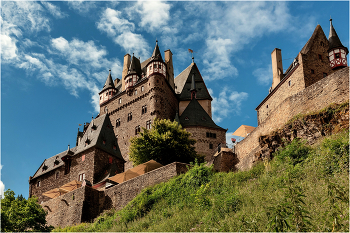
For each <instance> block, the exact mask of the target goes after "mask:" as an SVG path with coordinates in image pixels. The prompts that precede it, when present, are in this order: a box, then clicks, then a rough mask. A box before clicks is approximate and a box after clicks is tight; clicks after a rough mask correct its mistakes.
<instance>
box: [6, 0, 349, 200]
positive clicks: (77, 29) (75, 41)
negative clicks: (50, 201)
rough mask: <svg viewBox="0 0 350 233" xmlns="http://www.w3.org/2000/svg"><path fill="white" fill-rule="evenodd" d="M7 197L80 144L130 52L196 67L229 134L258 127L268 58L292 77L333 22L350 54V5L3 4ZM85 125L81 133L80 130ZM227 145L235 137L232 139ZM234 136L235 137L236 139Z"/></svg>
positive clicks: (26, 189) (25, 192)
mask: <svg viewBox="0 0 350 233" xmlns="http://www.w3.org/2000/svg"><path fill="white" fill-rule="evenodd" d="M1 5H2V6H1V9H2V12H1V123H2V124H1V181H2V183H1V184H0V187H1V191H3V189H4V186H5V189H12V190H14V191H15V193H16V194H23V195H24V196H25V197H28V192H29V185H28V179H29V176H33V174H34V173H35V172H36V170H37V169H38V167H39V166H40V165H41V163H42V162H43V161H44V159H46V158H49V157H51V156H53V155H55V154H58V153H60V152H62V151H64V150H66V149H67V146H68V144H71V145H72V146H74V145H75V140H76V135H77V130H78V127H79V126H78V124H83V123H84V122H89V121H91V116H94V117H95V116H96V115H97V114H98V92H99V90H101V89H102V87H103V84H104V82H105V80H106V78H107V76H108V70H109V69H111V70H112V77H113V78H114V79H115V78H120V77H121V72H122V63H123V57H124V55H125V54H126V53H129V54H132V53H134V54H135V56H137V57H141V60H145V59H147V58H148V57H149V56H150V55H151V53H152V51H153V48H154V46H155V40H156V39H158V44H159V47H160V50H161V51H165V50H167V49H170V50H171V51H172V53H173V65H174V72H175V76H176V75H178V74H179V73H180V72H181V71H182V70H184V69H185V68H186V67H187V66H188V65H190V63H191V54H190V53H189V52H188V49H192V50H194V51H195V53H194V60H195V62H196V63H197V65H198V67H199V69H200V72H201V74H202V76H203V78H204V80H205V82H206V85H207V87H208V88H209V91H210V93H211V95H212V97H213V102H212V111H213V119H214V121H215V122H216V123H217V124H218V125H219V126H221V127H223V128H225V129H226V128H227V129H228V131H227V132H228V135H231V134H232V132H234V131H235V130H236V129H237V128H238V127H239V126H240V125H242V124H245V125H251V126H257V117H256V111H255V108H256V107H257V106H258V104H259V103H260V102H261V101H262V100H263V99H264V97H265V96H266V95H267V94H268V89H269V87H270V86H271V82H272V71H271V55H270V54H271V52H272V51H273V49H274V48H280V49H281V50H282V58H283V68H284V69H286V68H288V66H289V65H290V63H291V62H292V61H293V58H294V57H296V56H297V54H298V52H299V51H300V50H301V49H302V47H303V46H304V44H305V43H306V42H307V40H308V39H309V38H310V36H311V35H312V33H313V31H314V29H315V27H316V25H317V24H320V25H321V27H322V28H323V30H324V32H325V34H326V36H327V37H328V33H329V18H330V16H332V18H333V25H334V27H335V29H336V31H337V33H338V36H339V37H340V39H341V41H342V43H343V45H344V46H346V47H348V48H349V2H345V1H343V2H334V1H332V2H314V1H313V2H148V1H143V2H136V1H133V2H78V1H70V2H58V1H54V2H23V1H22V2H10V1H2V2H1ZM81 128H82V127H80V129H81ZM229 137H230V136H229ZM229 137H228V138H229Z"/></svg>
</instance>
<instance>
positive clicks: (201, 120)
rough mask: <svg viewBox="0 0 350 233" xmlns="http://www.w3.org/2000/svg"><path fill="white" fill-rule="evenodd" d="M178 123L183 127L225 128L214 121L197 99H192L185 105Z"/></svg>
mask: <svg viewBox="0 0 350 233" xmlns="http://www.w3.org/2000/svg"><path fill="white" fill-rule="evenodd" d="M180 123H181V125H182V127H183V128H186V127H188V126H203V127H208V128H213V129H222V130H225V129H223V128H221V127H220V126H217V125H216V124H215V123H214V121H213V120H212V119H211V117H210V116H209V115H208V113H207V112H206V111H205V110H204V109H203V107H202V106H201V105H200V104H199V102H198V101H197V99H192V100H191V102H190V103H189V104H188V105H187V107H186V109H185V111H183V113H182V114H181V116H180Z"/></svg>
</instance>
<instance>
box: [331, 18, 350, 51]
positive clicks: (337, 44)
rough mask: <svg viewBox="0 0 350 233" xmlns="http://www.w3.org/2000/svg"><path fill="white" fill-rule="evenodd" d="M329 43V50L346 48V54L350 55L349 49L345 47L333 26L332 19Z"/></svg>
mask: <svg viewBox="0 0 350 233" xmlns="http://www.w3.org/2000/svg"><path fill="white" fill-rule="evenodd" d="M328 41H329V49H328V51H329V50H331V49H335V48H345V50H346V54H348V53H349V51H348V49H347V48H346V47H344V45H343V44H342V43H341V41H340V39H339V37H338V35H337V32H336V31H335V29H334V27H333V24H332V19H330V29H329V37H328Z"/></svg>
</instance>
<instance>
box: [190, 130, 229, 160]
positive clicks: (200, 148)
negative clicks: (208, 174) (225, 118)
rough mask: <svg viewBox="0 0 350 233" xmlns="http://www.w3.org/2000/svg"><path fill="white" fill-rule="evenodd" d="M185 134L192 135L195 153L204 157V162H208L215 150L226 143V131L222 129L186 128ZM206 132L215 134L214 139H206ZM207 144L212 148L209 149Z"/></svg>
mask: <svg viewBox="0 0 350 233" xmlns="http://www.w3.org/2000/svg"><path fill="white" fill-rule="evenodd" d="M185 129H186V131H187V132H190V133H191V134H192V138H194V139H196V140H197V142H196V144H195V145H194V146H195V147H196V151H197V153H199V154H201V155H204V156H205V158H204V160H205V161H206V162H209V161H210V159H211V158H212V156H213V155H214V153H215V149H216V148H217V147H218V145H219V144H225V143H226V131H225V130H222V129H209V128H205V127H197V126H196V127H186V128H185ZM207 132H209V133H216V138H208V137H207ZM209 144H212V145H213V147H212V149H210V147H209Z"/></svg>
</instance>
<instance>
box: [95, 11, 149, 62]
mask: <svg viewBox="0 0 350 233" xmlns="http://www.w3.org/2000/svg"><path fill="white" fill-rule="evenodd" d="M96 24H97V28H98V29H99V30H101V31H103V32H106V33H107V35H108V36H109V37H111V38H113V39H114V42H115V43H116V44H118V45H120V46H121V47H122V48H123V49H124V50H125V51H126V52H127V53H130V54H131V53H135V56H136V57H141V58H142V59H146V58H148V56H149V46H148V44H147V42H146V40H145V39H144V38H143V37H142V35H141V34H136V33H134V32H133V31H134V30H135V25H134V24H133V23H131V22H129V21H128V20H127V19H124V18H122V13H121V12H120V11H116V10H113V9H110V8H107V9H106V10H105V11H104V12H103V13H102V15H101V18H100V21H99V22H97V23H96Z"/></svg>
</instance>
